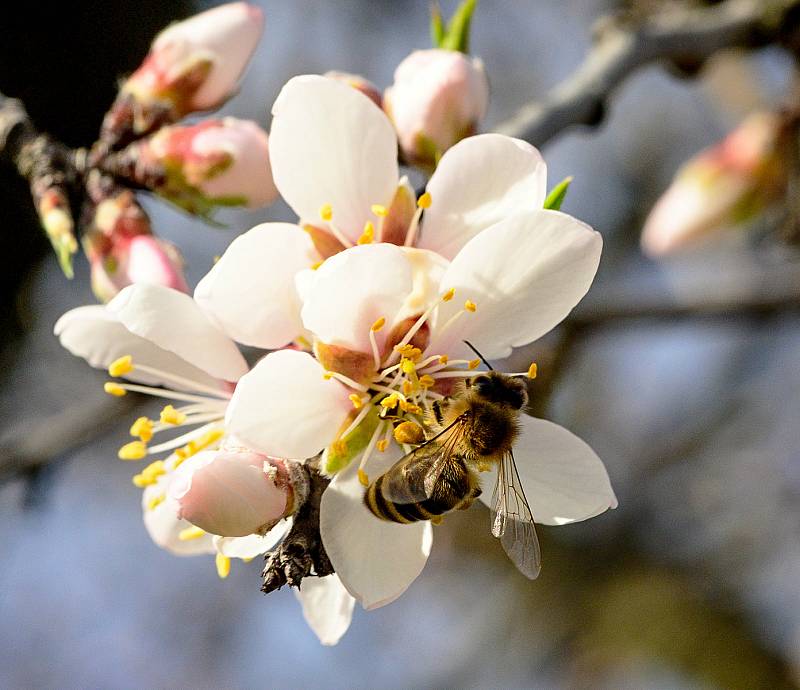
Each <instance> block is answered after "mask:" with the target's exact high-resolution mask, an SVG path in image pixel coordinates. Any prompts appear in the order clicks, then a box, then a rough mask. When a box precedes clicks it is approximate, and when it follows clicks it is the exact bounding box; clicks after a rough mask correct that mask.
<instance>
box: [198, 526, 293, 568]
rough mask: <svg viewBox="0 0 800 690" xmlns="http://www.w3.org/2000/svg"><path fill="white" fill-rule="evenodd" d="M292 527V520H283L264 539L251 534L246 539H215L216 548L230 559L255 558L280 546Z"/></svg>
mask: <svg viewBox="0 0 800 690" xmlns="http://www.w3.org/2000/svg"><path fill="white" fill-rule="evenodd" d="M291 526H292V520H291V518H288V519H286V520H281V521H280V522H279V523H278V524H277V525H275V527H273V528H272V529H271V530H270V531H269V532H267V533H266V534H265V535H264V536H263V537H262V536H261V535H258V534H250V535H248V536H246V537H214V548H215V549H216V550H217V553H221V554H222V555H223V556H227V557H228V558H255V557H256V556H260V555H261V554H263V553H266V552H267V551H270V550H272V548H273V547H274V546H275V545H276V544H278V543H279V542H280V541H281V540H282V539H283V538H284V537H285V536H286V533H287V532H288V531H289V529H290V528H291Z"/></svg>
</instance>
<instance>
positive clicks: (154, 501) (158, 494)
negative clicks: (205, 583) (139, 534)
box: [142, 477, 216, 556]
mask: <svg viewBox="0 0 800 690" xmlns="http://www.w3.org/2000/svg"><path fill="white" fill-rule="evenodd" d="M168 483H169V480H168V479H167V478H165V477H164V478H160V479H159V481H158V482H157V483H156V484H153V485H151V486H148V487H146V488H145V490H144V491H143V492H142V517H143V518H144V526H145V528H146V529H147V533H148V534H149V535H150V538H151V539H152V540H153V542H155V544H156V545H157V546H160V547H161V548H162V549H166V550H167V551H169V552H170V553H172V554H174V555H176V556H197V555H199V554H206V553H214V552H215V551H216V549H215V548H214V544H213V542H212V537H211V535H210V534H204V535H202V536H200V537H198V538H196V539H186V540H183V539H181V538H180V534H181V532H183V531H184V530H186V529H189V528H191V527H192V525H191V524H190V523H188V522H186V520H181V519H180V518H179V517H178V505H177V504H176V503H175V502H174V501H171V500H170V499H169V498H163V497H165V496H166V489H167V485H168Z"/></svg>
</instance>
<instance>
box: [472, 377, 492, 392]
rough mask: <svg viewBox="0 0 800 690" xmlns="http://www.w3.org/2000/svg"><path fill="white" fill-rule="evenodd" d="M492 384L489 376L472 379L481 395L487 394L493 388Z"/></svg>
mask: <svg viewBox="0 0 800 690" xmlns="http://www.w3.org/2000/svg"><path fill="white" fill-rule="evenodd" d="M491 385H492V382H491V381H490V380H489V377H488V376H476V377H475V378H474V379H472V386H473V387H474V388H475V390H476V391H477V392H478V393H479V394H485V393H487V392H488V391H489V389H490V388H491Z"/></svg>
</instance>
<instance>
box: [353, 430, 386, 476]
mask: <svg viewBox="0 0 800 690" xmlns="http://www.w3.org/2000/svg"><path fill="white" fill-rule="evenodd" d="M384 426H386V422H380V423H379V424H378V426H377V427H376V428H375V431H373V432H372V436H370V439H369V443H367V447H366V448H365V449H364V453H363V454H362V456H361V462H359V463H358V481H359V482H361V485H362V486H365V487H366V486H369V475H368V474H367V472H366V470H364V468H365V467H366V465H367V460H369V457H370V456H371V455H372V451H373V450H375V444H376V443H377V442H378V438H379V437H380V436H381V435H382V434H383V428H384Z"/></svg>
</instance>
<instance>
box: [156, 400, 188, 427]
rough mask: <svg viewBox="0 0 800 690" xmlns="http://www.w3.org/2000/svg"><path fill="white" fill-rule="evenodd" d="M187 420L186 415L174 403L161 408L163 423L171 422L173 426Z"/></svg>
mask: <svg viewBox="0 0 800 690" xmlns="http://www.w3.org/2000/svg"><path fill="white" fill-rule="evenodd" d="M185 421H186V415H185V414H184V413H183V412H179V411H178V410H176V409H175V408H174V407H173V406H172V405H167V406H166V407H165V408H164V409H163V410H161V423H162V424H170V425H172V426H179V425H181V424H183V423H184V422H185Z"/></svg>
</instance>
